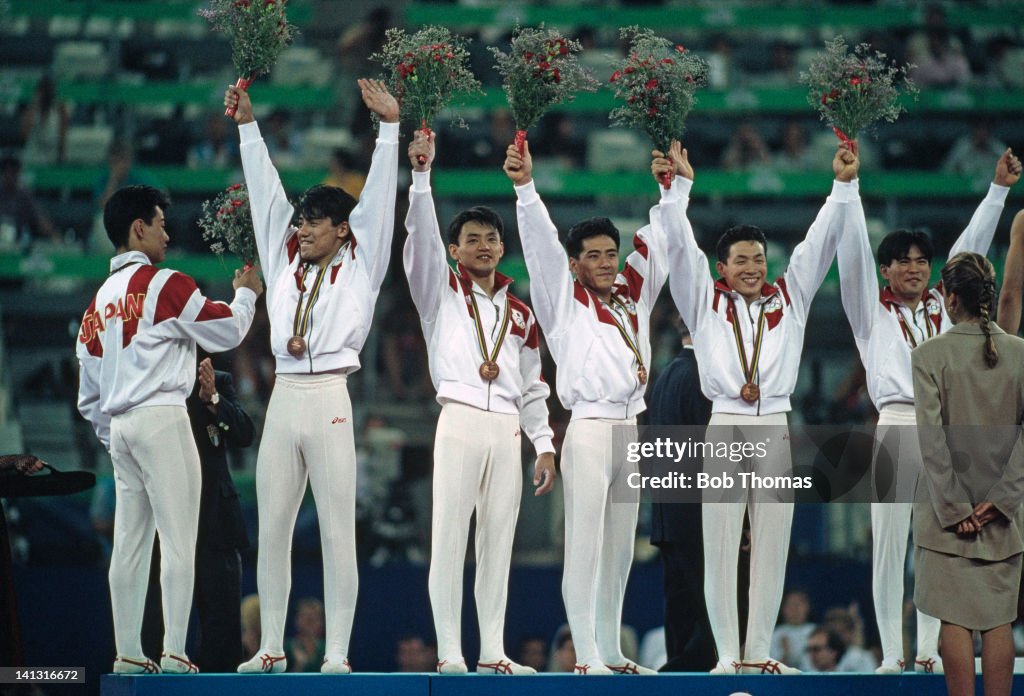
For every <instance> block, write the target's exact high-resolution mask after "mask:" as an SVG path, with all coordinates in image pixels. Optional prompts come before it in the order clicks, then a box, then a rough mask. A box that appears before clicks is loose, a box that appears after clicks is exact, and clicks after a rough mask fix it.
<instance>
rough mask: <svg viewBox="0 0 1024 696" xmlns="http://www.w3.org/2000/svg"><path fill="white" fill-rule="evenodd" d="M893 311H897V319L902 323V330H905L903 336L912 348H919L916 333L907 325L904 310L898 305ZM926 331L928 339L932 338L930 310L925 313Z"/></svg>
mask: <svg viewBox="0 0 1024 696" xmlns="http://www.w3.org/2000/svg"><path fill="white" fill-rule="evenodd" d="M893 309H895V310H896V319H897V321H899V323H900V328H901V329H903V335H904V336H906V337H907V341H909V342H910V347H911V348H917V339H916V338H915V337H914V332H913V331H912V330H911V328H910V325H909V324H908V323H907V320H906V318H905V317H904V316H903V310H902V309H900V308H899V306H898V305H894V306H893ZM924 330H925V333H926V334H927V336H928V338H931V337H932V322H931V319H929V318H928V309H927V308H925V312H924Z"/></svg>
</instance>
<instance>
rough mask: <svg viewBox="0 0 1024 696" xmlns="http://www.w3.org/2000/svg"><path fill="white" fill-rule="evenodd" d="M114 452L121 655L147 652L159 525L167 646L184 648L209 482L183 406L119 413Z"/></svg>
mask: <svg viewBox="0 0 1024 696" xmlns="http://www.w3.org/2000/svg"><path fill="white" fill-rule="evenodd" d="M110 459H111V461H112V462H113V464H114V479H115V486H116V487H115V495H116V505H115V508H114V546H113V551H112V553H111V555H110V574H109V578H110V604H111V607H112V609H113V614H114V642H115V644H116V648H117V654H118V655H124V656H128V657H141V656H142V654H143V653H142V637H141V634H142V613H143V608H144V607H145V604H146V589H147V587H148V585H149V562H150V558H151V557H152V552H153V532H154V530H156V531H157V532H159V534H160V557H161V562H160V588H161V590H162V596H163V617H164V651H165V652H173V653H178V654H182V653H184V652H185V634H186V632H187V631H188V617H189V612H190V611H191V610H192V588H193V585H194V579H195V558H196V534H197V532H198V529H199V491H200V488H201V487H202V469H201V467H200V465H199V452H198V450H197V449H196V443H195V440H193V439H192V429H191V428H190V427H189V422H188V412H187V411H186V410H185V407H184V405H182V406H149V407H143V408H136V409H134V410H131V411H128V412H127V413H124V414H121V415H119V416H114V417H113V418H112V419H111V421H110ZM150 657H154V658H159V655H151V656H150Z"/></svg>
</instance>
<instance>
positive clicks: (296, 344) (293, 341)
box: [288, 336, 306, 358]
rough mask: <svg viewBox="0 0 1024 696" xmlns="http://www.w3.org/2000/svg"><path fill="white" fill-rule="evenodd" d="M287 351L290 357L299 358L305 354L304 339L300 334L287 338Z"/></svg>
mask: <svg viewBox="0 0 1024 696" xmlns="http://www.w3.org/2000/svg"><path fill="white" fill-rule="evenodd" d="M288 352H289V353H291V354H292V357H295V358H301V357H302V356H303V355H305V354H306V339H304V338H303V337H302V336H292V337H291V338H289V339H288Z"/></svg>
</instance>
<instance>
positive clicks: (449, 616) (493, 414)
mask: <svg viewBox="0 0 1024 696" xmlns="http://www.w3.org/2000/svg"><path fill="white" fill-rule="evenodd" d="M412 177H413V184H412V187H411V188H410V190H409V214H408V217H407V218H406V221H405V226H406V229H407V230H408V231H409V238H408V239H407V240H406V243H405V252H404V261H405V272H406V275H407V276H408V278H409V289H410V291H411V293H412V298H413V302H414V303H415V305H416V309H417V311H418V312H419V315H420V325H421V326H422V327H423V335H424V337H425V338H426V341H427V352H428V355H429V359H430V376H431V379H432V380H433V383H434V388H435V389H436V390H437V400H438V402H439V403H440V404H441V405H442V410H441V416H440V418H439V419H438V424H437V436H436V440H435V443H434V482H433V521H432V535H431V554H430V576H429V589H430V603H431V607H432V609H433V613H434V625H435V628H436V632H437V647H438V657H439V659H440V661H439V669H441V670H442V671H444V670H445V667H446V665H450V666H451V667H450V668H449V669H453V670H454V671H463V669H464V667H463V664H464V658H463V655H462V640H461V634H460V627H461V625H462V572H463V567H464V565H465V558H466V543H467V542H466V538H467V535H468V534H469V521H470V517H471V516H472V514H473V509H474V508H476V512H477V520H476V543H475V547H476V557H477V572H476V589H475V595H476V602H477V615H478V617H479V620H480V661H479V663H478V666H477V671H485V672H489V673H496V674H512V673H523V672H526V671H529V672H532V671H533V670H529V669H528V668H524V667H522V666H521V665H516V664H514V663H512V662H511V661H509V660H508V658H507V657H506V656H505V646H504V639H503V636H504V625H505V607H506V604H507V599H508V597H507V594H508V574H509V563H510V562H511V557H512V541H513V537H514V535H515V527H516V519H517V518H518V516H519V501H520V496H521V495H522V486H523V481H522V458H521V450H522V447H521V438H520V433H521V432H522V433H525V435H526V436H527V437H529V438H530V440H531V441H532V442H533V444H534V448H535V449H536V451H537V454H538V455H540V454H542V453H545V452H554V451H555V450H554V447H553V446H552V443H551V437H552V431H551V428H550V426H549V425H548V409H547V404H546V403H545V402H546V400H547V397H548V395H549V393H550V390H549V389H548V386H547V384H545V383H544V381H543V379H542V378H541V361H540V355H539V351H538V343H539V331H538V328H537V322H536V320H535V319H534V317H533V313H532V312H531V311H530V309H529V307H527V306H526V305H525V304H524V303H523V302H522V301H521V300H519V299H518V298H517V297H515V296H513V295H512V293H511V292H510V290H509V284H510V283H511V279H509V278H507V277H505V276H503V275H501V274H500V273H496V274H495V292H494V296H493V297H488V296H487V293H486V292H484V291H483V290H482V289H481V288H480V287H479V286H478V285H476V284H475V283H474V282H473V280H472V279H471V278H470V276H469V275H468V274H467V273H466V272H465V271H464V270H463V269H462V268H461V266H460V267H459V272H458V273H456V272H455V271H453V270H452V269H451V267H450V266H449V265H448V263H447V260H446V256H445V247H444V244H443V242H442V240H441V236H440V230H439V228H438V223H437V215H436V213H435V211H434V203H433V199H432V197H431V190H430V173H429V172H413V174H412ZM478 327H479V328H480V329H481V331H480V332H479V333H478ZM480 341H483V344H484V345H483V347H481V345H480ZM484 350H486V352H487V355H486V356H485V355H484ZM495 351H496V355H494V353H495ZM492 355H494V357H493V360H494V362H495V363H497V366H498V374H497V376H496V377H494V378H493V379H485V378H484V377H483V376H482V375H481V370H480V365H481V364H482V362H483V361H485V360H487V359H488V358H491V356H492Z"/></svg>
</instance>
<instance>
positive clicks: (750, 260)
mask: <svg viewBox="0 0 1024 696" xmlns="http://www.w3.org/2000/svg"><path fill="white" fill-rule="evenodd" d="M715 268H716V269H717V270H718V275H720V276H721V277H722V279H723V280H724V281H725V283H726V285H728V286H729V287H730V288H732V289H733V290H735V291H736V292H738V293H739V294H740V295H742V296H743V297H744V298H745V299H746V300H747V301H748V302H751V301H753V300H756V299H757V298H759V297H760V296H761V287H762V286H763V285H764V280H765V278H766V277H768V259H767V257H766V256H765V252H764V245H762V244H761V243H760V242H754V241H748V240H744V241H739V242H733V243H732V244H731V245H730V246H729V256H728V258H727V259H726V260H725V262H724V263H723V262H722V261H719V262H717V263H716V265H715Z"/></svg>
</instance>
